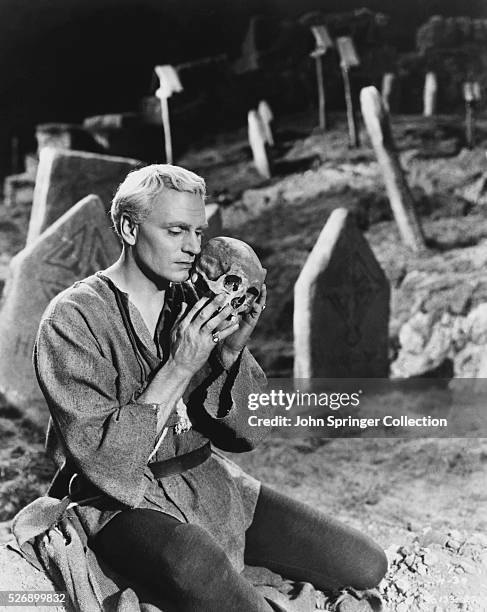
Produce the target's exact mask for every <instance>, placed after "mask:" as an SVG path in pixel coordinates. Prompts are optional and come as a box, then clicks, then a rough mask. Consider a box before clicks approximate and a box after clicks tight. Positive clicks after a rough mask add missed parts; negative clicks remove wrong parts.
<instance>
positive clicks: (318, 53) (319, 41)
mask: <svg viewBox="0 0 487 612" xmlns="http://www.w3.org/2000/svg"><path fill="white" fill-rule="evenodd" d="M311 31H312V32H313V36H314V37H315V42H316V48H315V49H314V51H312V52H311V54H310V56H311V57H312V58H313V59H314V60H315V67H316V83H317V85H318V121H319V126H320V129H321V130H326V124H327V117H326V94H325V85H324V83H323V56H324V55H325V53H326V52H327V51H328V49H330V48H331V47H333V41H332V39H331V37H330V34H329V33H328V30H327V28H326V26H324V25H318V26H311Z"/></svg>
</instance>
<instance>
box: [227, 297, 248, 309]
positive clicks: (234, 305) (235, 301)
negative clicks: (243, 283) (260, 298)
mask: <svg viewBox="0 0 487 612" xmlns="http://www.w3.org/2000/svg"><path fill="white" fill-rule="evenodd" d="M244 302H245V296H244V295H241V296H240V297H236V298H233V300H231V301H230V304H231V305H232V308H235V309H236V308H240V306H242V304H243V303H244Z"/></svg>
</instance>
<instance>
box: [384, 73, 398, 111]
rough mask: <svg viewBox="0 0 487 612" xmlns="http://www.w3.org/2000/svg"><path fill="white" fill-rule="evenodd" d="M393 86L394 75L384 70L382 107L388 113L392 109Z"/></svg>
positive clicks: (394, 85) (394, 84)
mask: <svg viewBox="0 0 487 612" xmlns="http://www.w3.org/2000/svg"><path fill="white" fill-rule="evenodd" d="M395 87H396V75H395V74H394V73H393V72H386V73H385V74H384V75H383V77H382V88H381V96H382V103H383V104H384V108H385V109H386V111H387V112H388V113H389V112H391V110H392V105H393V98H394V89H395Z"/></svg>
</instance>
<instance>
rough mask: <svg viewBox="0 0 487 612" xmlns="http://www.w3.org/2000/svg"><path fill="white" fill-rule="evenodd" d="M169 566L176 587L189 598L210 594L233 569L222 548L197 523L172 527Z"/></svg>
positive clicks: (226, 578) (228, 576) (222, 582)
mask: <svg viewBox="0 0 487 612" xmlns="http://www.w3.org/2000/svg"><path fill="white" fill-rule="evenodd" d="M170 546H171V548H172V549H173V553H174V554H173V555H171V557H172V559H173V560H174V563H173V565H172V568H171V575H172V581H173V583H174V586H175V588H176V589H177V590H178V591H179V592H180V593H184V594H185V595H186V596H189V597H199V596H201V594H202V593H205V592H206V593H211V592H212V591H213V590H214V589H215V588H216V586H217V585H221V584H224V583H225V582H226V581H227V580H228V579H229V578H230V575H231V573H232V572H233V571H234V570H233V568H232V565H231V563H230V560H229V558H228V557H227V555H226V553H225V551H224V550H223V548H221V546H219V545H218V544H217V543H216V542H215V541H214V540H213V539H212V537H211V535H210V534H209V533H208V532H207V531H205V530H204V529H202V528H201V527H198V526H197V525H188V524H184V525H180V526H178V527H177V528H176V529H175V530H174V534H173V537H172V542H171V543H170Z"/></svg>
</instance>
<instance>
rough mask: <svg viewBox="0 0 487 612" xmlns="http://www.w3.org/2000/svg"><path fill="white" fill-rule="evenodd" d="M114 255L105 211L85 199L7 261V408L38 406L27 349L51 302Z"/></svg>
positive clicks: (1, 320)
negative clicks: (8, 271)
mask: <svg viewBox="0 0 487 612" xmlns="http://www.w3.org/2000/svg"><path fill="white" fill-rule="evenodd" d="M119 254H120V244H119V241H118V239H117V238H116V236H115V234H114V232H113V231H112V229H111V227H110V219H109V217H108V216H107V214H106V211H105V207H104V206H103V204H102V203H101V200H100V199H99V198H98V197H96V196H94V195H90V196H88V197H86V198H84V199H83V200H81V202H78V204H76V205H75V206H73V207H72V208H71V210H69V211H68V212H67V213H65V214H64V215H63V216H62V217H61V218H60V219H58V220H57V221H56V222H55V223H54V224H53V225H51V227H49V228H48V229H47V230H46V231H45V232H44V233H43V234H42V235H41V236H40V237H39V238H38V239H37V240H35V241H34V242H32V243H31V244H29V245H28V246H27V247H26V248H25V249H24V250H23V251H21V252H20V253H19V254H18V255H16V256H15V257H14V258H13V259H12V261H11V264H10V276H9V279H8V281H7V285H6V287H5V293H4V298H3V303H2V308H1V311H0V390H1V391H2V392H3V393H5V394H6V396H7V397H8V399H9V400H10V401H11V402H12V403H14V404H15V405H18V406H20V407H26V406H27V405H29V406H37V409H39V406H43V399H42V394H41V391H40V389H39V388H38V386H37V381H36V378H35V374H34V368H33V366H32V348H33V346H34V340H35V337H36V334H37V329H38V326H39V322H40V319H41V316H42V313H43V312H44V310H45V308H46V307H47V305H48V304H49V302H50V300H51V299H52V298H53V297H54V296H55V295H57V294H58V293H59V292H60V291H62V290H63V289H66V287H69V286H70V285H72V284H73V283H74V282H75V281H77V280H80V279H82V278H85V277H86V276H89V275H90V274H93V273H94V272H95V271H97V270H101V269H104V268H106V267H107V266H108V265H110V264H111V263H112V262H113V261H115V259H117V257H118V256H119Z"/></svg>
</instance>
